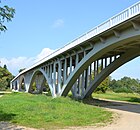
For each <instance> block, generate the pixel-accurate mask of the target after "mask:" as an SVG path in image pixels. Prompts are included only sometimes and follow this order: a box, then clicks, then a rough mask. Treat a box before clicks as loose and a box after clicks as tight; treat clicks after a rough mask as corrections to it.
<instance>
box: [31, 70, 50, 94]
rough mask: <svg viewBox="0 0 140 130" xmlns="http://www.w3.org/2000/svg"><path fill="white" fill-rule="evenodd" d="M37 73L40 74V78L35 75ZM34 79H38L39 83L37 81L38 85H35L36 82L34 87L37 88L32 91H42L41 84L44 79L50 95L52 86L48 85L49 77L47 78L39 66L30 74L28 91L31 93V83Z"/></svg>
mask: <svg viewBox="0 0 140 130" xmlns="http://www.w3.org/2000/svg"><path fill="white" fill-rule="evenodd" d="M37 75H40V76H41V77H40V79H39V77H36V76H37ZM36 78H37V79H36ZM35 80H37V81H39V83H38V85H39V86H37V84H36V87H37V88H36V89H38V90H37V91H36V92H34V93H42V91H43V85H44V82H45V81H46V82H47V85H48V87H49V89H50V92H51V95H52V86H50V84H49V79H48V77H47V74H46V73H45V71H44V70H42V69H41V68H40V69H37V70H35V71H34V73H33V74H32V76H31V81H30V85H29V92H30V93H33V90H32V89H33V88H32V85H33V83H34V81H35Z"/></svg>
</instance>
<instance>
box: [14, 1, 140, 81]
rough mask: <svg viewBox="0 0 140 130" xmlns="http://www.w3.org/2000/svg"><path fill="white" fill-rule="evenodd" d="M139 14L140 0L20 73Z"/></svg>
mask: <svg viewBox="0 0 140 130" xmlns="http://www.w3.org/2000/svg"><path fill="white" fill-rule="evenodd" d="M138 14H140V1H139V2H137V3H136V4H134V5H132V6H130V7H129V8H127V9H125V10H123V11H122V12H120V13H119V14H117V15H115V16H113V17H112V18H110V19H108V20H107V21H105V22H103V23H102V24H100V25H98V26H96V27H95V28H93V29H92V30H90V31H88V32H87V33H85V34H84V35H82V36H80V37H78V38H77V39H75V40H73V41H71V42H70V43H68V44H66V45H65V46H63V47H62V48H59V49H57V50H56V51H55V52H53V53H51V54H50V55H48V56H47V57H45V58H43V59H42V60H40V61H39V62H37V63H35V64H34V65H33V66H31V67H29V68H27V69H25V70H24V71H22V72H21V73H20V74H22V73H25V72H26V71H28V70H30V69H32V68H34V67H36V66H38V65H39V64H42V63H44V62H45V61H47V60H49V59H51V58H53V57H55V56H57V55H59V54H61V53H63V52H65V51H66V50H68V49H71V48H73V47H74V46H76V45H79V44H81V43H82V42H84V41H86V40H87V39H90V38H91V37H94V36H96V35H98V34H100V33H102V32H104V31H106V30H108V29H110V28H112V27H113V26H116V25H118V24H120V23H121V22H123V21H125V20H128V19H130V18H132V17H134V16H136V15H138ZM20 74H18V75H17V76H16V77H18V76H19V75H20ZM16 77H15V78H16Z"/></svg>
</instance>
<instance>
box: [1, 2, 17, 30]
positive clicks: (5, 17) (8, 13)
mask: <svg viewBox="0 0 140 130" xmlns="http://www.w3.org/2000/svg"><path fill="white" fill-rule="evenodd" d="M0 3H1V1H0ZM14 14H15V9H14V8H12V7H9V6H7V5H5V6H3V7H0V31H5V30H7V27H6V26H5V24H4V23H5V21H7V22H9V21H12V18H14Z"/></svg>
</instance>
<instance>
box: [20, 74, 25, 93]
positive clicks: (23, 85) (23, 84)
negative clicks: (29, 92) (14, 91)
mask: <svg viewBox="0 0 140 130" xmlns="http://www.w3.org/2000/svg"><path fill="white" fill-rule="evenodd" d="M19 91H26V87H25V77H24V75H22V76H20V79H19Z"/></svg>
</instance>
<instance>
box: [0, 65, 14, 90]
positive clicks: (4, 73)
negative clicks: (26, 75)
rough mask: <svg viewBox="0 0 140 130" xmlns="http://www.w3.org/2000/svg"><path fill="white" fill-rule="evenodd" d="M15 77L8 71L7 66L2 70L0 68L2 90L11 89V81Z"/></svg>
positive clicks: (0, 88) (0, 86)
mask: <svg viewBox="0 0 140 130" xmlns="http://www.w3.org/2000/svg"><path fill="white" fill-rule="evenodd" d="M12 79H13V75H12V74H11V73H10V72H9V71H8V69H7V67H6V65H4V67H3V68H2V67H1V66H0V90H5V89H7V88H9V87H10V81H11V80H12Z"/></svg>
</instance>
